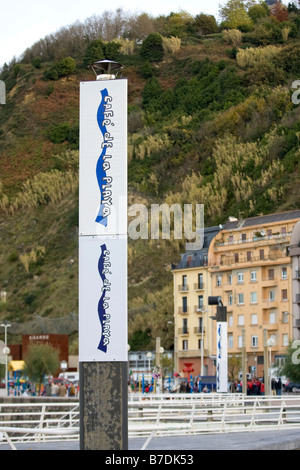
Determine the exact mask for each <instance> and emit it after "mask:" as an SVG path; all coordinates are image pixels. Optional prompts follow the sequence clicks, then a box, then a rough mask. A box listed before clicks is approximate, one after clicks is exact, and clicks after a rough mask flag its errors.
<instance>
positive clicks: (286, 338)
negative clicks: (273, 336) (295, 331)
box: [282, 333, 289, 346]
mask: <svg viewBox="0 0 300 470" xmlns="http://www.w3.org/2000/svg"><path fill="white" fill-rule="evenodd" d="M288 345H289V335H288V334H286V333H284V334H283V335H282V346H288Z"/></svg>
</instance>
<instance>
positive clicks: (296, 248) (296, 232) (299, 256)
mask: <svg viewBox="0 0 300 470" xmlns="http://www.w3.org/2000/svg"><path fill="white" fill-rule="evenodd" d="M289 254H290V257H291V264H292V303H293V304H292V309H293V310H292V313H293V314H292V318H293V320H292V321H293V332H292V335H293V339H295V340H299V339H300V221H299V222H297V223H296V225H295V226H294V229H293V231H292V235H291V244H290V253H289Z"/></svg>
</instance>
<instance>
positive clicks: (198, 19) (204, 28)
mask: <svg viewBox="0 0 300 470" xmlns="http://www.w3.org/2000/svg"><path fill="white" fill-rule="evenodd" d="M193 28H194V30H195V32H196V33H197V34H200V35H201V36H205V35H206V34H214V33H217V32H218V29H219V28H218V25H217V22H216V18H215V17H214V16H213V15H206V14H205V13H200V15H197V16H195V20H194V22H193Z"/></svg>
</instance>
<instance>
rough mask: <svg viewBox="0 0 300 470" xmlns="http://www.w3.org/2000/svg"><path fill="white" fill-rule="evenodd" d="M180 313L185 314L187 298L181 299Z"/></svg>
mask: <svg viewBox="0 0 300 470" xmlns="http://www.w3.org/2000/svg"><path fill="white" fill-rule="evenodd" d="M182 311H183V313H187V311H188V309H187V297H182Z"/></svg>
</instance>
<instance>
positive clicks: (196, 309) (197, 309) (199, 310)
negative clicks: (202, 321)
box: [194, 305, 205, 313]
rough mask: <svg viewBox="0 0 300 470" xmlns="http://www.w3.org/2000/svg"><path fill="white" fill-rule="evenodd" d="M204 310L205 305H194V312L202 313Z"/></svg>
mask: <svg viewBox="0 0 300 470" xmlns="http://www.w3.org/2000/svg"><path fill="white" fill-rule="evenodd" d="M204 311H205V306H204V305H202V307H199V305H195V306H194V313H203V312H204Z"/></svg>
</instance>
